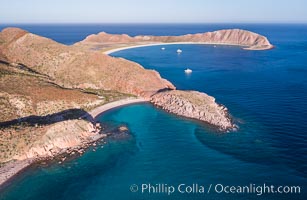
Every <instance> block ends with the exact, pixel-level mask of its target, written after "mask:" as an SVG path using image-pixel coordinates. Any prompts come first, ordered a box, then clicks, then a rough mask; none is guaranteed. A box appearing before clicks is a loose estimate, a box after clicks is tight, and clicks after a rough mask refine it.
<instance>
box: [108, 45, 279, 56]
mask: <svg viewBox="0 0 307 200" xmlns="http://www.w3.org/2000/svg"><path fill="white" fill-rule="evenodd" d="M176 44H195V45H197V44H198V45H220V46H236V47H242V49H243V50H269V49H272V48H274V46H267V47H263V48H253V47H251V46H246V45H240V44H230V43H211V42H167V43H163V42H158V43H148V44H131V45H129V44H128V45H129V46H124V47H119V48H116V47H115V48H114V49H110V50H107V51H103V52H102V53H103V54H106V55H110V54H112V53H115V52H117V51H122V50H127V49H134V48H139V47H150V46H163V45H176Z"/></svg>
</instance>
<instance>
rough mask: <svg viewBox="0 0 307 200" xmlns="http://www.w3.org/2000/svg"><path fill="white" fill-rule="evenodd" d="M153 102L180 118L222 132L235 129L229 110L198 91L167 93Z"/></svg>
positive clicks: (153, 99)
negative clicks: (213, 126) (205, 124)
mask: <svg viewBox="0 0 307 200" xmlns="http://www.w3.org/2000/svg"><path fill="white" fill-rule="evenodd" d="M151 102H152V103H154V104H155V105H157V106H158V107H161V108H162V109H164V110H166V111H168V112H170V113H174V114H177V115H180V116H184V117H188V118H193V119H197V120H201V121H204V122H207V123H209V124H211V125H215V126H216V127H218V128H219V129H220V130H229V129H233V128H235V126H234V124H233V123H232V122H231V119H230V117H229V114H228V112H227V108H225V107H224V106H222V105H219V104H217V103H216V102H215V99H214V98H213V97H212V96H209V95H207V94H205V93H201V92H196V91H179V90H173V91H166V92H160V93H157V94H155V95H153V96H152V98H151Z"/></svg>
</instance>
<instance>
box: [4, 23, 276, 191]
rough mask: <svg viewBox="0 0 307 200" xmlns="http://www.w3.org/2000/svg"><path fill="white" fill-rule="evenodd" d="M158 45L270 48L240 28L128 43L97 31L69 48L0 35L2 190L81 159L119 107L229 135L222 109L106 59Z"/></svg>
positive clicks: (22, 35) (16, 32) (17, 32)
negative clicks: (58, 159) (72, 157)
mask: <svg viewBox="0 0 307 200" xmlns="http://www.w3.org/2000/svg"><path fill="white" fill-rule="evenodd" d="M161 43H162V44H168V43H170V44H174V43H197V44H215V45H236V46H242V47H243V48H244V49H247V50H267V49H271V48H273V46H272V45H271V44H270V42H269V41H268V39H267V38H266V37H264V36H261V35H259V34H256V33H253V32H249V31H245V30H239V29H230V30H221V31H215V32H209V33H200V34H188V35H184V36H135V37H130V36H128V35H125V34H124V35H112V34H107V33H104V32H102V33H99V34H97V35H90V36H88V37H86V38H85V39H84V40H83V41H80V42H78V43H76V44H74V45H71V46H67V45H63V44H60V43H58V42H55V41H53V40H51V39H49V38H45V37H41V36H39V35H35V34H33V33H30V32H28V31H25V30H22V29H19V28H5V29H3V30H2V32H1V33H0V88H1V89H0V107H1V116H0V149H1V151H0V163H1V165H0V166H1V168H0V185H1V184H3V183H5V182H6V181H7V180H9V179H10V178H11V177H12V176H14V175H15V174H16V173H18V172H19V171H20V170H22V169H24V168H25V167H27V166H29V165H30V164H31V163H33V162H35V161H36V160H39V159H46V158H51V159H52V158H53V157H55V156H58V155H59V154H63V153H66V154H67V153H68V154H75V153H77V154H82V153H83V151H84V150H83V149H84V148H87V147H88V146H89V145H91V144H92V143H95V141H96V140H103V138H105V137H107V136H108V135H109V133H107V132H105V131H104V130H103V129H102V128H101V127H100V125H99V124H97V123H96V121H95V118H96V116H97V115H99V114H100V113H102V112H104V111H106V110H108V109H112V108H114V107H117V106H121V105H125V104H131V103H140V102H148V103H152V104H154V105H156V106H157V107H159V108H162V109H164V110H166V111H168V112H170V113H173V114H176V115H180V116H183V117H187V118H193V119H196V120H200V121H202V122H204V123H207V124H209V125H212V126H213V127H215V128H216V129H217V130H219V131H220V132H227V131H229V130H234V129H235V128H236V125H235V124H233V122H232V119H231V117H230V114H229V112H228V110H227V108H226V107H225V106H224V105H221V104H218V103H217V102H216V101H215V98H214V97H211V96H209V95H207V94H205V93H201V92H197V91H180V90H176V88H175V86H174V85H173V84H172V83H171V82H169V81H168V80H166V79H164V78H162V77H161V76H160V74H159V73H158V72H156V71H154V70H147V69H144V68H143V67H142V66H141V65H139V64H138V63H135V62H132V61H129V60H126V59H123V58H115V57H112V56H109V55H107V54H108V53H110V50H111V51H116V50H119V49H121V48H131V47H134V46H136V45H157V44H161ZM103 52H104V53H103ZM106 52H107V53H106ZM125 130H126V128H123V127H119V128H118V131H125ZM64 160H65V159H64Z"/></svg>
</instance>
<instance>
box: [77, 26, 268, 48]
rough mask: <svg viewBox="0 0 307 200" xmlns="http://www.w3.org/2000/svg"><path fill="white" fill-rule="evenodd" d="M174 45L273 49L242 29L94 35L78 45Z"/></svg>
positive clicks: (263, 39)
mask: <svg viewBox="0 0 307 200" xmlns="http://www.w3.org/2000/svg"><path fill="white" fill-rule="evenodd" d="M139 42H146V43H159V42H161V43H174V42H193V43H205V44H225V45H237V46H243V47H244V48H245V49H249V50H265V49H271V48H273V45H271V44H270V42H269V40H268V39H267V38H266V37H264V36H262V35H259V34H257V33H254V32H251V31H246V30H241V29H227V30H219V31H214V32H206V33H198V34H187V35H181V36H152V35H141V36H135V37H130V36H129V35H126V34H123V35H117V34H107V33H105V32H101V33H98V34H97V35H95V34H92V35H89V36H87V37H86V38H85V39H84V40H83V41H81V42H78V43H77V45H87V44H110V43H111V44H112V43H126V44H129V43H139Z"/></svg>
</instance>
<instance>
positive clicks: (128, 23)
mask: <svg viewBox="0 0 307 200" xmlns="http://www.w3.org/2000/svg"><path fill="white" fill-rule="evenodd" d="M10 24H16V25H19V24H20V25H27V24H28V25H32V24H37V25H40V24H50V25H52V24H63V25H64V24H66V25H67V24H84V25H86V24H97V25H98V24H127V25H132V24H142V25H146V24H187V25H188V24H307V22H5V23H3V22H0V25H10Z"/></svg>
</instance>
